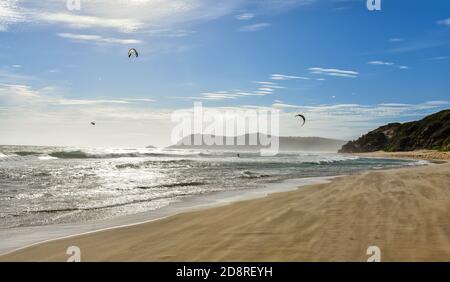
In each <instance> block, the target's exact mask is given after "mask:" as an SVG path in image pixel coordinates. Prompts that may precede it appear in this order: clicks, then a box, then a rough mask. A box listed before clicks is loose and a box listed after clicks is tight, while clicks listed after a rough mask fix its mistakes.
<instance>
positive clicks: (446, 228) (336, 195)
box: [0, 153, 450, 261]
mask: <svg viewBox="0 0 450 282" xmlns="http://www.w3.org/2000/svg"><path fill="white" fill-rule="evenodd" d="M421 154H422V153H421ZM421 154H413V153H409V154H408V155H407V156H402V157H408V158H412V157H418V158H422V157H423V156H422V155H421ZM435 154H438V155H440V156H441V157H440V158H436V157H434V158H433V159H445V156H448V153H442V154H443V155H441V153H435ZM372 155H373V156H383V157H388V156H393V155H395V153H394V154H389V153H385V154H382V153H375V154H372ZM395 157H400V156H398V155H397V156H395ZM449 218H450V164H449V163H448V162H446V163H443V164H439V165H430V166H421V167H412V168H402V169H395V170H383V171H371V172H365V173H361V174H357V175H352V176H346V177H340V178H337V179H335V180H333V181H332V182H331V183H327V184H320V185H311V186H305V187H302V188H300V189H298V190H296V191H293V192H285V193H277V194H272V195H269V196H268V197H265V198H261V199H256V200H249V201H244V202H238V203H233V204H229V205H226V206H222V207H216V208H211V209H207V210H201V211H194V212H188V213H183V214H179V215H175V216H171V217H168V218H165V219H161V220H157V221H154V222H151V223H145V224H139V225H135V226H131V227H125V228H118V229H113V230H107V231H101V232H96V233H92V234H87V235H82V236H77V237H72V238H67V239H61V240H56V241H52V242H48V243H44V244H40V245H35V246H32V247H28V248H25V249H22V250H19V251H16V252H14V253H11V254H8V255H5V256H2V257H0V260H1V261H66V260H67V258H68V255H66V250H67V248H68V247H69V246H78V247H79V248H80V249H81V259H82V261H366V260H367V258H368V257H369V256H368V255H366V250H367V248H368V247H369V246H378V247H379V248H380V250H381V260H382V261H449V260H450V221H449Z"/></svg>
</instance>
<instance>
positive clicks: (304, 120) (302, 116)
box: [295, 114, 306, 126]
mask: <svg viewBox="0 0 450 282" xmlns="http://www.w3.org/2000/svg"><path fill="white" fill-rule="evenodd" d="M295 117H300V118H302V119H303V124H302V126H304V125H305V123H306V118H305V116H304V115H301V114H298V115H296V116H295Z"/></svg>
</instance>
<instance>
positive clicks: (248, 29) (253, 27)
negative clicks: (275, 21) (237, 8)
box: [239, 23, 272, 32]
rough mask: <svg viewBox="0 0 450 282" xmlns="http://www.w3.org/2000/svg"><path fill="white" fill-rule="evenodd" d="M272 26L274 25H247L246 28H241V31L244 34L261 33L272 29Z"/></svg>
mask: <svg viewBox="0 0 450 282" xmlns="http://www.w3.org/2000/svg"><path fill="white" fill-rule="evenodd" d="M271 25H272V24H271V23H257V24H251V25H246V26H243V27H241V28H239V31H242V32H254V31H260V30H262V29H265V28H268V27H270V26H271Z"/></svg>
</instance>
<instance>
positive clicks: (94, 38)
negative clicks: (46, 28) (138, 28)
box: [57, 33, 143, 45]
mask: <svg viewBox="0 0 450 282" xmlns="http://www.w3.org/2000/svg"><path fill="white" fill-rule="evenodd" d="M57 35H58V36H59V37H61V38H67V39H72V40H75V41H82V42H94V43H105V44H121V45H130V44H131V45H132V44H141V43H143V42H142V41H141V40H137V39H121V38H111V37H102V36H100V35H89V34H73V33H58V34H57Z"/></svg>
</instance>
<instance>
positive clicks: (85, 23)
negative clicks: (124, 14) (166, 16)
mask: <svg viewBox="0 0 450 282" xmlns="http://www.w3.org/2000/svg"><path fill="white" fill-rule="evenodd" d="M34 18H35V19H37V20H38V21H42V22H47V23H52V24H66V25H68V26H69V27H72V28H76V29H82V28H94V27H97V28H98V27H100V28H113V29H116V30H118V31H121V32H135V31H137V30H139V29H140V28H142V27H143V23H141V22H139V21H136V20H133V19H115V18H102V17H95V16H83V15H77V14H69V13H36V14H35V15H34Z"/></svg>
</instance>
